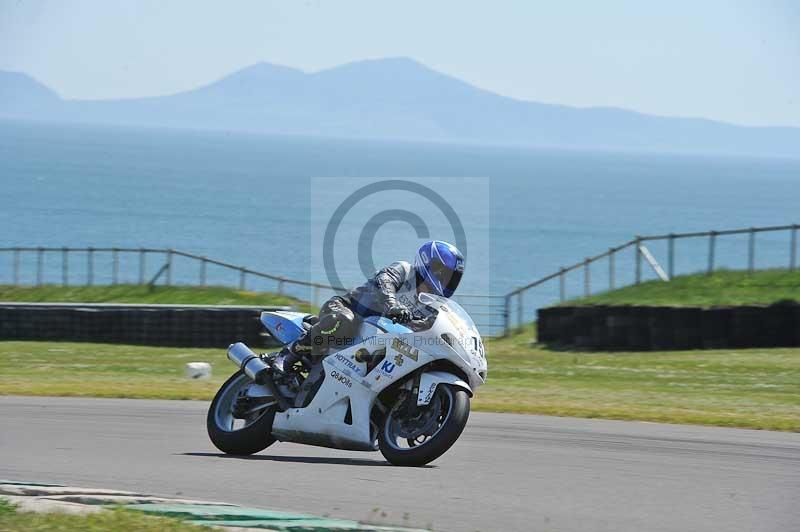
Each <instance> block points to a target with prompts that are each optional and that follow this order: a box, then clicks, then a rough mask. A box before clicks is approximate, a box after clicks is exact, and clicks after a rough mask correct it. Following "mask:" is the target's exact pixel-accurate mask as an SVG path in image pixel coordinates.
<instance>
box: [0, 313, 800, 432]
mask: <svg viewBox="0 0 800 532" xmlns="http://www.w3.org/2000/svg"><path fill="white" fill-rule="evenodd" d="M532 338H533V327H528V328H525V329H523V330H522V331H520V332H518V333H517V334H515V335H513V336H511V337H509V338H506V339H500V340H489V341H488V342H487V344H486V350H487V354H488V358H489V379H488V382H487V384H486V385H485V386H484V387H482V388H481V389H480V390H478V393H477V394H476V397H475V399H474V402H473V407H474V408H475V409H476V410H484V411H495V412H519V413H536V414H549V415H559V416H576V417H589V418H592V417H598V418H611V419H628V420H648V421H661V422H668V423H691V424H704V425H722V426H737V427H750V428H757V429H772V430H787V431H800V349H747V350H702V351H671V352H663V353H653V352H647V353H624V354H622V353H613V354H612V353H596V352H591V353H589V352H557V351H549V350H546V349H543V348H541V347H540V346H536V345H532V343H531V341H532ZM192 361H204V362H209V363H211V365H212V367H213V372H214V376H213V378H212V379H210V380H207V381H192V380H187V379H185V378H184V377H183V376H182V372H183V367H184V364H185V363H186V362H192ZM233 369H234V368H233V365H232V364H231V363H230V362H228V360H227V359H226V358H225V352H224V349H222V348H221V349H189V348H187V349H183V348H157V347H142V346H127V345H103V344H79V343H55V342H0V394H21V395H62V396H91V397H138V398H153V399H154V398H161V399H203V400H208V399H210V398H211V397H212V396H213V394H214V393H215V391H216V390H217V388H218V387H219V385H220V384H221V383H222V381H223V380H224V379H225V378H227V377H228V375H230V374H231V373H232V372H233Z"/></svg>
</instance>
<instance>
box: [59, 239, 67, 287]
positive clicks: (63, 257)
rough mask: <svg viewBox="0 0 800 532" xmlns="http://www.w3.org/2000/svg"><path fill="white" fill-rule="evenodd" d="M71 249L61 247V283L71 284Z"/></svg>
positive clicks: (64, 284)
mask: <svg viewBox="0 0 800 532" xmlns="http://www.w3.org/2000/svg"><path fill="white" fill-rule="evenodd" d="M68 253H69V249H68V248H65V247H62V248H61V284H62V285H63V286H69V257H68Z"/></svg>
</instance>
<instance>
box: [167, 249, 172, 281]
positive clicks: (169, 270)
mask: <svg viewBox="0 0 800 532" xmlns="http://www.w3.org/2000/svg"><path fill="white" fill-rule="evenodd" d="M166 273H167V286H172V249H168V250H167V272H166Z"/></svg>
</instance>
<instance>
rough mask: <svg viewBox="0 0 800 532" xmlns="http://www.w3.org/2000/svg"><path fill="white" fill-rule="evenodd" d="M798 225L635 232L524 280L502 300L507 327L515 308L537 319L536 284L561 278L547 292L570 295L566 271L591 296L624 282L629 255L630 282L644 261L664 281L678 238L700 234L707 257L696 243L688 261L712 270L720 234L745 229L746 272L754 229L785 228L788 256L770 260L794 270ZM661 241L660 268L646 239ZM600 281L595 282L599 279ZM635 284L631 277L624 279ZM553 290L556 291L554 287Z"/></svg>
mask: <svg viewBox="0 0 800 532" xmlns="http://www.w3.org/2000/svg"><path fill="white" fill-rule="evenodd" d="M798 229H800V225H798V224H792V225H780V226H771V227H749V228H746V229H729V230H721V231H714V230H711V231H700V232H691V233H669V234H665V235H647V236H636V237H635V238H634V239H633V240H630V241H628V242H625V243H624V244H622V245H620V246H616V247H612V248H609V249H608V250H607V251H604V252H603V253H600V254H598V255H594V256H592V257H587V258H585V259H584V260H582V261H581V262H577V263H575V264H572V265H571V266H565V267H562V268H560V269H559V270H558V271H556V272H553V273H551V274H550V275H545V276H544V277H542V278H540V279H537V280H535V281H533V282H531V283H529V284H527V285H525V286H521V287H519V288H517V289H515V290H513V291H511V292H509V293H508V294H506V295H505V296H504V299H505V301H504V305H503V307H504V308H503V313H504V318H505V324H504V330H505V331H509V330H511V328H512V327H513V326H514V324H513V323H512V322H513V314H516V326H521V325H522V324H524V323H526V322H527V321H531V320H532V319H533V314H530V315H529V314H528V312H529V311H530V310H531V307H530V306H526V304H525V299H526V294H528V293H529V292H531V291H533V290H534V289H542V288H552V285H553V284H554V283H556V282H557V283H558V295H557V297H556V298H552V297H551V298H549V299H550V301H548V303H550V302H552V300H553V299H557V300H558V301H562V302H563V301H565V300H566V299H567V281H568V275H569V274H570V273H572V272H579V275H581V277H582V278H581V284H582V288H583V290H582V294H580V295H583V296H585V297H588V296H591V295H592V294H596V293H599V292H603V291H606V289H607V290H614V289H615V288H620V287H621V286H623V285H622V284H621V283H620V282H619V281H620V279H619V269H620V268H619V261H620V260H626V259H627V260H630V261H632V269H633V280H632V284H639V283H640V282H642V280H643V279H644V276H645V271H644V265H645V263H646V264H647V265H648V266H649V267H650V269H651V270H652V272H653V274H654V275H655V278H659V279H661V280H662V281H668V280H669V279H671V278H672V277H674V276H675V275H676V257H677V252H676V242H677V241H679V240H683V239H695V240H697V239H702V240H705V260H704V263H705V264H704V267H703V266H701V265H702V264H703V262H700V263H699V264H698V260H697V254H698V253H697V252H698V249H697V248H696V247H695V249H694V250H693V253H692V254H691V257H690V259H691V260H690V262H691V263H692V264H693V265H694V268H693V270H691V271H694V272H697V271H702V270H705V271H706V273H708V274H711V273H712V272H714V271H715V270H716V269H719V266H720V264H719V261H718V248H719V246H720V239H721V237H726V236H728V237H731V236H735V235H745V236H746V240H745V242H740V243H739V245H744V246H745V249H746V252H745V253H744V255H746V262H744V263H743V264H742V266H744V267H745V268H746V269H747V271H748V272H751V273H752V272H753V271H755V270H756V267H757V266H756V264H757V256H756V240H757V239H756V235H758V234H759V233H776V232H783V233H787V236H788V238H787V239H786V241H785V244H784V245H785V246H786V247H785V250H786V254H785V256H784V259H785V262H784V263H783V265H781V264H779V263H778V262H776V261H775V260H773V261H771V262H772V263H771V264H770V267H781V266H784V267H787V266H788V268H789V269H790V270H794V269H795V268H796V267H797V231H798ZM657 241H662V242H665V243H666V250H665V254H666V264H667V267H666V271H665V270H664V269H663V268H662V266H661V264H660V263H659V262H658V261H657V260H656V259H655V256H654V255H653V253H652V252H651V250H650V249H649V248H648V247H647V245H646V244H647V243H650V242H657ZM776 244H777V243H776V242H771V245H772V247H775V245H776ZM626 251H627V253H628V254H629V255H628V256H627V257H625V256H624V255H623V252H626ZM772 251H773V253H771V254H770V255H771V258H774V256H775V253H774V251H775V250H774V249H773V250H772ZM601 261H602V262H605V263H606V267H607V270H606V272H604V273H603V277H606V279H607V281H606V282H605V283H603V284H604V287H603V288H604V289H603V290H596V291H594V292H593V291H592V286H593V282H592V266H595V265H597V263H600V262H601ZM595 284H596V283H595ZM626 284H631V283H626ZM550 293H551V294H552V291H551V292H550ZM535 310H536V306H534V307H533V311H535Z"/></svg>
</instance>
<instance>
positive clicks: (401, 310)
mask: <svg viewBox="0 0 800 532" xmlns="http://www.w3.org/2000/svg"><path fill="white" fill-rule="evenodd" d="M386 317H387V318H389V319H390V320H392V321H393V322H395V323H408V322H410V321H411V320H413V319H414V314H413V313H412V312H411V309H409V308H408V307H406V306H405V305H400V304H396V305H394V306H392V307H389V310H387V311H386Z"/></svg>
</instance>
